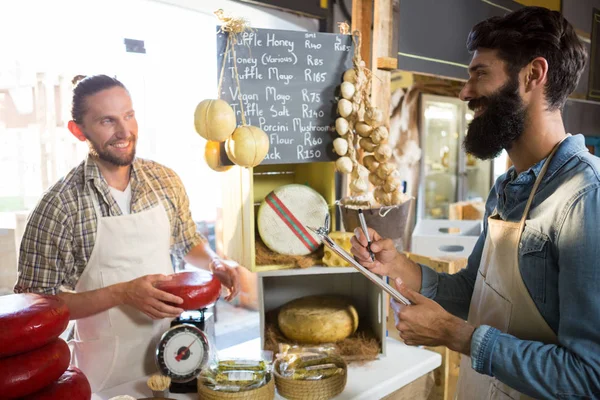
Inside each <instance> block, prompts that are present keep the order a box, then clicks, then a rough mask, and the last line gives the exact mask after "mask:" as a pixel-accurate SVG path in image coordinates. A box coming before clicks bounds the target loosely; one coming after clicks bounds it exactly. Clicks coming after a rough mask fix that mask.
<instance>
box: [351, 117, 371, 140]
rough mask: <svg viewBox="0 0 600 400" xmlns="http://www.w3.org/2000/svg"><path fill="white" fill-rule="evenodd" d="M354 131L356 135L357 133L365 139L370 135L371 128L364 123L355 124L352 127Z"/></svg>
mask: <svg viewBox="0 0 600 400" xmlns="http://www.w3.org/2000/svg"><path fill="white" fill-rule="evenodd" d="M354 129H355V130H356V133H358V135H359V136H362V137H365V138H366V137H369V136H371V133H372V132H373V128H371V125H369V124H367V123H366V122H364V121H360V122H357V123H356V125H355V126H354Z"/></svg>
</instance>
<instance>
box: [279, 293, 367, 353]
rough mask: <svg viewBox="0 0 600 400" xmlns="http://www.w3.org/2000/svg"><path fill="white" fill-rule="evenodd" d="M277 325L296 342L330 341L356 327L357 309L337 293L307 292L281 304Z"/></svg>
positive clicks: (344, 337)
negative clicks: (309, 294)
mask: <svg viewBox="0 0 600 400" xmlns="http://www.w3.org/2000/svg"><path fill="white" fill-rule="evenodd" d="M277 322H278V323H279V329H280V330H281V332H282V333H283V334H284V335H285V337H287V338H288V339H290V340H293V341H296V342H299V343H315V344H318V343H332V342H339V341H340V340H344V339H346V338H347V337H348V336H350V335H352V334H353V333H354V332H356V329H357V328H358V313H357V312H356V309H355V308H354V306H353V305H352V303H351V302H350V301H349V300H348V299H346V298H344V297H339V296H329V295H323V296H308V297H303V298H300V299H296V300H293V301H291V302H289V303H287V304H285V305H284V306H283V307H282V308H281V310H280V311H279V315H278V317H277Z"/></svg>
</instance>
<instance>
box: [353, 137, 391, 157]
mask: <svg viewBox="0 0 600 400" xmlns="http://www.w3.org/2000/svg"><path fill="white" fill-rule="evenodd" d="M358 145H359V146H360V147H361V148H362V149H363V150H366V151H368V152H369V153H372V152H373V151H374V150H375V148H376V147H377V145H376V144H375V143H373V142H372V141H371V139H369V138H362V139H360V140H359V141H358ZM388 149H389V147H388ZM391 151H392V149H390V155H391V154H392V153H391ZM375 158H376V159H377V157H375ZM388 158H389V157H388ZM377 161H379V160H377ZM384 161H387V159H386V160H384Z"/></svg>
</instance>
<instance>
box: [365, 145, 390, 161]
mask: <svg viewBox="0 0 600 400" xmlns="http://www.w3.org/2000/svg"><path fill="white" fill-rule="evenodd" d="M363 140H364V139H361V142H362V141H363ZM374 145H375V144H374ZM375 146H376V145H375ZM373 153H374V154H373V155H374V156H375V159H376V160H377V161H379V162H380V163H382V162H386V161H387V160H389V159H390V157H391V156H392V148H391V147H390V146H388V145H387V144H385V143H383V144H380V145H378V146H377V148H376V149H375V150H374V151H373Z"/></svg>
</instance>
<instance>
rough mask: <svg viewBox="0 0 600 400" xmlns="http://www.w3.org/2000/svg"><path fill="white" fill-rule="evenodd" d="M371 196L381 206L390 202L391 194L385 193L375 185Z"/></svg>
mask: <svg viewBox="0 0 600 400" xmlns="http://www.w3.org/2000/svg"><path fill="white" fill-rule="evenodd" d="M373 197H374V198H375V200H377V202H378V203H379V204H381V205H383V206H389V205H391V204H392V194H391V193H386V192H385V191H384V190H383V188H381V187H377V188H375V191H374V192H373Z"/></svg>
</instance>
